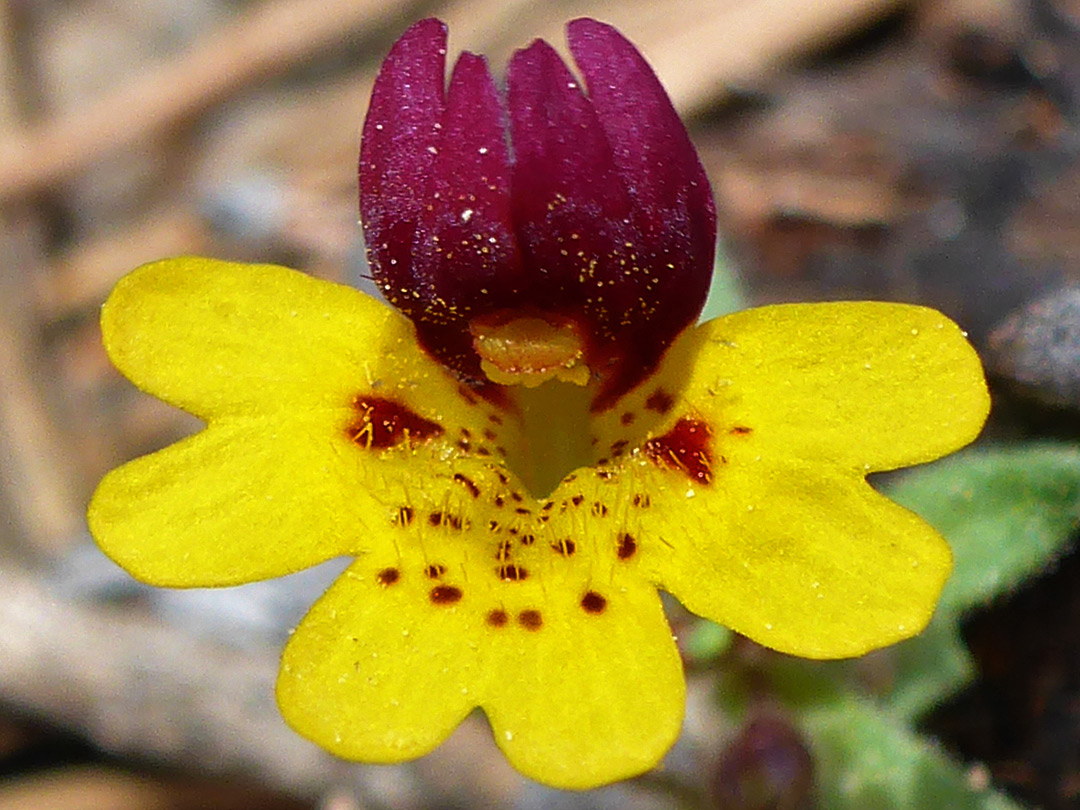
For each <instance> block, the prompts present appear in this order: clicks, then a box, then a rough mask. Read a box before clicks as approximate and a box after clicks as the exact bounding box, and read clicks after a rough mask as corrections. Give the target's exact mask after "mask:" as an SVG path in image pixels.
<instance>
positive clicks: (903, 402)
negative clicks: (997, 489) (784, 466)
mask: <svg viewBox="0 0 1080 810" xmlns="http://www.w3.org/2000/svg"><path fill="white" fill-rule="evenodd" d="M695 331H696V333H697V334H694V335H693V338H694V339H695V340H696V341H697V345H698V347H699V348H698V353H697V355H696V357H694V358H693V360H692V363H693V371H692V372H691V378H690V380H689V381H688V383H687V385H686V387H685V389H684V390H683V391H682V397H683V398H684V399H685V401H686V402H687V403H689V404H690V405H691V406H692V407H694V408H697V409H699V410H701V411H702V412H703V413H705V414H707V415H709V416H710V417H715V418H716V419H718V420H720V422H721V423H722V425H724V426H734V425H739V426H743V427H747V428H750V429H751V430H752V431H753V441H754V442H755V444H756V445H757V447H758V451H759V452H760V453H761V454H762V455H764V456H773V457H788V458H790V457H795V458H802V459H806V460H808V461H817V462H821V463H833V464H837V465H840V466H844V467H848V468H852V469H855V470H858V471H860V472H870V471H878V470H891V469H894V468H896V467H901V466H905V465H908V464H917V463H922V462H925V461H930V460H932V459H935V458H938V457H940V456H943V455H945V454H946V453H949V452H952V451H953V450H956V449H957V448H959V447H962V446H963V445H965V444H967V443H968V442H970V441H971V440H972V439H974V438H975V436H976V435H977V434H978V432H979V430H980V429H981V428H982V425H983V422H984V421H985V420H986V415H987V412H988V411H989V407H990V402H989V396H988V394H987V391H986V384H985V382H984V380H983V373H982V366H981V364H980V363H979V358H978V357H977V355H976V354H975V351H974V350H973V349H972V348H971V345H970V344H969V343H968V342H967V340H965V339H964V336H963V334H962V333H961V332H960V330H959V328H958V327H957V326H956V324H954V323H953V322H952V321H950V320H949V319H948V318H946V317H944V316H943V315H941V314H940V313H938V312H935V311H934V310H931V309H926V308H925V307H916V306H909V305H904V304H884V303H875V302H840V303H831V304H789V305H781V306H770V307H762V308H760V309H751V310H747V311H745V312H740V313H737V314H735V315H730V316H727V317H723V318H718V319H716V320H714V321H711V322H709V323H707V324H704V325H702V326H701V327H699V328H698V329H697V330H695Z"/></svg>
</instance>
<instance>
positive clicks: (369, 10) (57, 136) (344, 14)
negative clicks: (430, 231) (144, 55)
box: [0, 0, 411, 199]
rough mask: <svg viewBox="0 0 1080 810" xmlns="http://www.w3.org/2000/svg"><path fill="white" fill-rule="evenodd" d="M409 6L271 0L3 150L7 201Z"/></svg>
mask: <svg viewBox="0 0 1080 810" xmlns="http://www.w3.org/2000/svg"><path fill="white" fill-rule="evenodd" d="M410 8H411V4H388V3H386V2H383V0H320V2H318V3H312V2H310V0H273V2H267V3H265V4H260V5H257V6H255V7H253V8H252V10H251V11H249V12H246V13H244V14H242V15H240V16H238V17H237V19H236V20H235V21H234V22H233V23H232V24H231V25H228V26H226V27H223V28H222V29H221V30H220V31H219V32H218V33H217V34H215V35H214V36H213V37H212V38H211V39H209V40H208V41H206V42H204V43H201V44H199V45H197V46H196V47H194V48H192V49H191V50H189V51H187V52H186V53H184V54H182V55H180V56H179V57H177V58H176V59H175V60H173V61H171V62H168V63H166V64H163V65H160V66H159V67H157V68H156V69H152V70H148V71H146V72H144V73H142V74H141V75H140V76H139V77H138V78H136V79H133V80H131V81H130V82H129V83H128V84H126V85H123V86H121V87H119V88H118V89H117V90H115V91H114V92H113V93H111V94H109V95H108V96H107V97H106V98H103V99H100V100H98V101H97V102H96V103H93V104H90V105H88V106H86V107H85V108H82V109H81V110H78V111H75V112H72V113H70V114H67V115H64V116H63V117H60V118H58V119H55V120H51V121H46V122H45V123H44V124H42V125H41V126H39V127H35V128H33V129H31V130H30V131H27V132H24V133H22V135H21V136H17V137H13V138H12V139H11V140H10V141H9V142H7V143H5V144H3V145H2V146H0V199H4V198H11V197H14V196H19V195H22V194H26V193H28V192H32V191H35V190H37V189H41V188H43V187H46V186H48V185H50V184H53V183H56V182H58V181H60V180H62V179H64V178H65V177H66V176H68V175H70V174H72V173H74V172H78V171H79V170H81V169H83V168H85V167H86V166H87V165H88V164H90V163H91V162H92V161H93V160H94V159H95V158H97V157H98V156H100V155H103V154H106V153H109V152H110V151H115V150H121V149H123V148H124V147H130V146H131V145H133V144H136V143H138V142H139V141H141V140H142V139H144V138H146V137H147V136H148V135H151V134H153V133H158V132H162V131H165V130H167V129H168V128H169V127H171V126H175V125H176V124H177V123H178V122H181V121H184V120H187V119H190V118H192V117H193V116H195V115H197V114H199V113H201V112H203V111H205V110H206V109H207V108H208V107H209V106H211V105H213V104H215V103H217V102H219V101H221V100H222V99H223V98H225V97H227V96H228V95H229V94H230V93H233V92H235V91H236V90H237V89H238V88H240V87H243V86H245V85H247V84H250V83H251V82H253V81H255V80H256V79H260V78H265V77H267V76H270V75H274V74H280V73H283V72H285V71H287V70H288V69H289V68H291V67H292V66H294V65H296V64H297V63H298V62H301V61H303V60H305V59H307V58H309V57H311V56H312V55H313V54H315V53H318V52H319V51H323V50H326V49H328V48H331V47H333V46H334V45H338V44H340V43H342V42H345V41H346V40H348V39H349V38H350V37H353V36H355V35H356V33H357V31H360V30H362V29H364V28H368V27H372V26H375V25H377V24H378V23H379V22H381V21H384V20H387V19H393V18H394V17H397V16H407V15H408V14H409V11H410Z"/></svg>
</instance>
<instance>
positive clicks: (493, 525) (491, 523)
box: [488, 520, 499, 532]
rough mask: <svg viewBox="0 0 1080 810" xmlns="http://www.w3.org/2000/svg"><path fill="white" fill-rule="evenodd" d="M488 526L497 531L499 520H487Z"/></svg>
mask: <svg viewBox="0 0 1080 810" xmlns="http://www.w3.org/2000/svg"><path fill="white" fill-rule="evenodd" d="M488 528H489V529H490V530H491V531H493V532H497V531H499V521H497V520H489V521H488Z"/></svg>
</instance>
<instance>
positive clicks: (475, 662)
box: [278, 537, 684, 789]
mask: <svg viewBox="0 0 1080 810" xmlns="http://www.w3.org/2000/svg"><path fill="white" fill-rule="evenodd" d="M460 539H461V542H463V543H467V542H468V538H467V537H464V538H460ZM428 552H429V555H430V557H429V559H430V560H435V559H442V560H449V559H450V558H449V557H447V556H443V555H442V554H440V553H439V552H435V551H433V550H432V549H431V548H429V549H428ZM474 553H475V547H474ZM545 553H546V554H551V553H552V552H551V551H550V550H548V549H545ZM537 557H539V555H537ZM523 559H524V558H523ZM467 560H468V561H462V560H461V559H460V558H459V559H458V560H457V561H454V562H451V564H450V565H444V564H442V563H436V562H431V561H429V560H428V559H425V558H424V557H423V556H422V555H420V554H418V553H416V549H415V548H410V549H406V548H403V549H402V554H401V555H400V556H397V555H372V556H370V557H365V558H362V559H360V560H358V561H357V562H356V563H355V564H354V565H353V567H352V568H350V569H349V571H347V572H346V574H345V575H344V576H343V577H342V578H341V579H340V580H339V581H338V582H337V583H336V584H335V585H334V586H333V587H332V588H331V589H330V590H329V591H328V592H327V593H326V595H324V596H323V598H322V599H321V600H320V601H319V602H318V603H317V604H316V605H315V607H314V608H313V609H312V611H311V612H310V613H309V614H308V616H307V617H306V618H305V620H304V621H303V623H302V624H301V625H300V627H299V628H298V629H297V631H296V633H295V634H294V636H293V638H292V639H291V640H290V642H289V645H288V646H287V647H286V650H285V653H284V657H283V662H282V669H281V674H280V677H279V681H278V701H279V704H280V706H281V709H282V713H283V714H284V716H285V718H286V719H287V720H288V721H289V723H290V724H291V725H292V726H293V727H294V728H295V729H296V730H297V731H299V732H300V733H301V734H303V735H305V736H307V737H309V738H310V739H312V740H313V741H315V742H317V743H318V744H319V745H321V746H323V747H325V748H327V749H328V750H330V751H331V752H333V753H335V754H337V755H339V756H342V757H345V758H348V759H357V760H362V761H366V762H398V761H402V760H406V759H411V758H414V757H417V756H420V755H422V754H424V753H427V752H428V751H430V750H431V749H433V748H434V747H435V746H437V745H438V744H439V743H440V742H442V741H443V740H444V739H445V738H446V737H447V736H448V735H449V734H450V732H451V731H452V730H453V729H454V728H455V727H456V726H457V724H458V723H459V722H461V720H462V719H463V718H464V717H465V716H466V715H467V714H468V713H469V711H470V710H471V709H473V708H474V707H477V706H479V707H481V708H482V709H483V710H484V712H485V713H486V714H487V716H488V718H489V720H490V722H491V725H492V729H493V732H494V735H495V740H496V742H497V743H498V745H499V746H500V748H502V750H503V751H504V752H505V754H506V756H507V758H508V759H509V760H510V761H511V763H512V764H513V765H514V766H515V767H516V768H517V769H518V770H519V771H521V772H522V773H523V774H525V775H527V776H530V777H532V778H534V779H538V780H540V781H542V782H544V783H546V784H549V785H553V786H557V787H564V788H578V789H582V788H589V787H595V786H597V785H600V784H604V783H607V782H611V781H614V780H617V779H622V778H626V777H629V776H633V775H636V774H638V773H641V772H642V771H644V770H647V769H648V768H650V767H652V766H653V765H655V764H656V762H657V761H658V760H659V759H660V757H661V756H662V755H663V753H664V752H665V751H666V750H667V749H668V748H669V747H670V745H671V744H672V743H673V742H674V740H675V738H676V736H677V735H678V732H679V728H680V723H681V718H682V710H683V697H684V685H683V677H682V671H681V666H680V663H679V658H678V655H677V653H676V650H675V647H674V644H673V643H672V641H671V637H670V631H669V630H668V628H667V623H666V620H665V619H664V615H663V611H662V610H661V607H660V602H659V599H658V598H657V595H656V592H655V590H653V589H652V588H649V587H647V586H645V585H644V584H643V583H640V582H638V583H626V584H625V585H624V586H622V587H618V588H612V587H610V585H609V583H607V582H596V581H590V580H589V579H588V578H587V576H583V571H581V570H576V569H575V568H574V567H573V566H571V567H569V568H566V567H561V566H559V565H544V564H543V562H542V561H540V560H539V559H536V562H533V560H532V559H530V560H529V562H528V563H526V564H527V565H530V566H532V570H531V571H530V572H529V575H528V577H527V578H525V579H522V580H517V581H509V582H508V581H506V580H500V578H499V577H498V576H496V575H495V574H494V567H493V566H492V567H490V568H489V567H488V566H487V564H486V563H484V564H479V563H478V561H476V560H474V559H471V558H467ZM492 562H494V561H492ZM474 566H475V567H474Z"/></svg>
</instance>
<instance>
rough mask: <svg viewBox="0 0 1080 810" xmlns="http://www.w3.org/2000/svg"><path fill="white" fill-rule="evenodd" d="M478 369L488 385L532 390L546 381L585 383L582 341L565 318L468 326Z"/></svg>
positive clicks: (473, 323) (575, 328)
mask: <svg viewBox="0 0 1080 810" xmlns="http://www.w3.org/2000/svg"><path fill="white" fill-rule="evenodd" d="M469 331H470V332H471V333H472V336H473V348H475V349H476V353H477V354H478V355H480V367H481V368H482V369H483V370H484V373H485V374H486V375H487V376H488V379H490V380H491V381H492V382H495V383H498V384H500V385H524V386H525V387H526V388H535V387H536V386H538V385H541V384H542V383H545V382H547V381H548V380H562V381H564V382H572V383H574V384H576V385H586V384H587V383H588V382H589V377H590V372H589V367H588V366H587V365H585V363H584V362H583V361H582V356H583V353H584V342H583V341H582V338H581V335H580V334H579V332H578V328H577V326H576V324H574V323H573V322H572V321H569V320H567V319H565V318H555V317H551V318H546V317H545V318H538V317H531V316H524V317H517V318H513V319H511V320H502V319H500V320H499V321H491V320H488V321H480V320H474V321H473V322H472V323H470V324H469Z"/></svg>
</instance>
